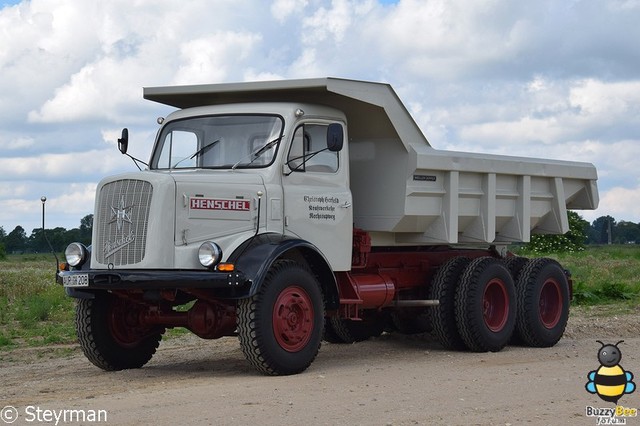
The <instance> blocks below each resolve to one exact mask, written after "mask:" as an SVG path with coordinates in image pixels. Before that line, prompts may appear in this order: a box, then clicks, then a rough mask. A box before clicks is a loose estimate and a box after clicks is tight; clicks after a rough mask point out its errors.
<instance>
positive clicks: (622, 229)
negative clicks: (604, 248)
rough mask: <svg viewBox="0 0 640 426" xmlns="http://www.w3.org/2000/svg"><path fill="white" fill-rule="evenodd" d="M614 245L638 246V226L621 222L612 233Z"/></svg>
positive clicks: (639, 231) (639, 230) (639, 239)
mask: <svg viewBox="0 0 640 426" xmlns="http://www.w3.org/2000/svg"><path fill="white" fill-rule="evenodd" d="M614 235H615V240H614V242H615V243H616V244H640V226H638V224H637V223H633V222H626V221H624V220H621V221H620V222H618V224H617V225H616V227H615V231H614Z"/></svg>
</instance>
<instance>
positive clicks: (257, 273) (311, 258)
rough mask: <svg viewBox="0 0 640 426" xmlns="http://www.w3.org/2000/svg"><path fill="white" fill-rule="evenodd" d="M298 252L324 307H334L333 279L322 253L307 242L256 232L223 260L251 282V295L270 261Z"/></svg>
mask: <svg viewBox="0 0 640 426" xmlns="http://www.w3.org/2000/svg"><path fill="white" fill-rule="evenodd" d="M294 253H295V254H294ZM300 255H301V256H302V257H303V258H304V259H305V260H306V262H307V264H308V265H309V267H310V268H311V270H312V272H313V273H314V274H315V275H316V276H317V277H318V280H319V282H320V285H321V287H322V291H323V293H324V297H325V303H326V306H327V309H337V308H338V306H339V304H340V303H339V296H338V284H337V282H336V278H335V276H334V274H333V271H332V270H331V267H330V266H329V263H328V262H327V260H326V259H325V257H324V255H323V254H322V253H321V252H320V251H319V250H318V249H317V248H316V247H315V246H314V245H313V244H311V243H310V242H308V241H305V240H302V239H299V238H293V237H290V236H286V235H282V234H275V233H267V234H260V235H256V236H255V237H253V238H251V239H249V240H247V241H246V242H245V243H243V244H242V245H240V246H239V247H238V248H237V249H236V250H235V251H234V252H233V253H232V254H231V256H229V259H228V260H227V262H229V263H233V264H234V265H235V269H236V271H241V272H242V273H243V274H244V276H245V277H246V278H247V279H248V280H250V281H251V287H250V290H249V294H247V297H252V296H253V295H255V294H256V293H257V292H258V290H259V289H260V287H261V286H262V284H263V282H264V279H265V277H266V276H267V272H268V271H269V269H270V268H271V265H272V264H273V262H275V261H276V260H277V259H279V258H282V257H285V258H293V259H295V257H296V256H300Z"/></svg>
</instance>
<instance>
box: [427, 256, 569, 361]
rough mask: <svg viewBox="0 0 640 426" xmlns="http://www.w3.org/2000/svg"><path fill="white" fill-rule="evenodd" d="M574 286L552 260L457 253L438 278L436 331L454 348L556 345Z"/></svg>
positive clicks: (434, 291) (434, 285)
mask: <svg viewBox="0 0 640 426" xmlns="http://www.w3.org/2000/svg"><path fill="white" fill-rule="evenodd" d="M569 297H570V295H569V285H568V281H567V277H566V275H565V272H564V270H563V269H562V267H561V266H560V265H559V264H558V263H557V262H556V261H555V260H552V259H532V260H527V259H524V258H510V259H508V260H507V261H506V262H504V261H501V260H499V259H495V258H491V257H481V258H477V259H473V260H470V259H468V258H465V257H456V258H453V259H450V260H449V261H448V262H446V263H445V264H443V265H442V266H441V267H440V269H439V271H438V272H437V274H436V276H435V277H434V280H433V283H432V286H431V289H430V298H432V299H437V300H439V301H440V304H439V306H437V307H435V308H434V309H433V310H432V312H431V315H432V318H431V320H432V324H433V331H434V335H435V336H436V338H437V339H438V340H439V341H440V343H441V344H442V345H443V346H444V347H446V348H449V349H458V350H461V349H465V348H466V349H469V350H472V351H476V352H484V351H494V352H495V351H499V350H501V349H502V348H503V347H504V346H506V345H507V344H508V343H509V341H510V340H511V339H512V336H515V337H516V340H517V341H519V342H522V343H523V344H526V345H528V346H534V347H549V346H553V345H555V344H556V343H557V342H558V340H560V338H561V337H562V334H563V333H564V329H565V327H566V324H567V319H568V315H569Z"/></svg>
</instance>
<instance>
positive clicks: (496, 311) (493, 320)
mask: <svg viewBox="0 0 640 426" xmlns="http://www.w3.org/2000/svg"><path fill="white" fill-rule="evenodd" d="M482 315H483V319H484V323H485V325H486V326H487V328H489V330H491V331H493V332H496V333H497V332H499V331H501V330H502V329H503V327H504V326H505V324H506V322H507V319H508V317H509V296H508V295H507V290H506V288H505V284H504V282H502V281H501V280H498V279H494V280H491V281H490V282H489V283H488V284H487V286H486V287H485V290H484V295H483V298H482Z"/></svg>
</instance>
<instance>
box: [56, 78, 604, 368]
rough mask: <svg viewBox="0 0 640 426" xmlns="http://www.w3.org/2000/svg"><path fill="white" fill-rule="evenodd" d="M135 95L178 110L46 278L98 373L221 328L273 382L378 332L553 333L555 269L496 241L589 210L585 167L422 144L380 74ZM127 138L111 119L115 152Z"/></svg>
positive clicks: (557, 317) (456, 344)
mask: <svg viewBox="0 0 640 426" xmlns="http://www.w3.org/2000/svg"><path fill="white" fill-rule="evenodd" d="M144 98H145V99H148V100H150V101H155V102H159V103H161V104H164V105H168V106H171V107H174V108H176V110H175V111H174V112H172V113H171V114H170V115H168V116H167V117H166V118H159V119H158V123H159V125H160V127H159V130H158V133H157V137H156V139H155V145H154V147H153V151H152V153H151V155H150V159H149V161H148V163H144V165H145V166H146V167H145V168H144V170H142V167H139V169H141V170H140V171H136V172H131V173H125V174H121V175H118V176H113V177H108V178H105V179H103V180H102V181H101V182H100V183H99V184H98V187H97V193H96V199H95V213H94V223H93V234H92V244H91V245H90V246H84V245H82V244H80V243H72V244H70V245H69V246H68V247H67V249H66V251H65V256H66V262H65V263H64V264H63V265H62V266H63V267H62V268H61V269H60V271H59V272H58V274H57V280H58V281H59V282H60V283H61V284H62V285H63V286H64V289H65V291H66V294H67V295H68V296H71V297H73V298H76V299H77V305H76V306H77V308H76V319H75V322H76V329H77V334H78V339H79V342H80V345H81V347H82V349H83V351H84V353H85V355H86V357H87V358H88V359H89V360H90V361H91V362H92V363H93V364H95V365H96V366H98V367H100V368H102V369H104V370H121V369H128V368H139V367H142V366H143V365H144V364H145V363H147V362H148V361H149V360H150V359H151V358H152V356H153V354H154V353H155V351H156V349H157V348H158V345H159V342H160V340H161V338H162V335H163V333H164V332H165V330H166V329H167V328H174V327H184V328H186V329H188V330H190V331H191V332H193V333H195V334H196V335H197V336H199V337H201V338H204V339H216V338H220V337H223V336H237V337H238V339H239V341H240V346H241V348H242V351H243V353H244V355H245V357H246V359H247V360H248V362H249V363H250V364H252V365H253V366H254V367H255V368H256V369H257V370H258V371H260V372H262V373H265V374H269V375H287V374H295V373H299V372H302V371H304V370H305V369H306V368H307V367H309V366H310V365H311V363H312V362H313V360H314V359H315V358H316V356H317V354H318V353H319V348H320V345H321V342H322V341H323V340H325V341H328V342H332V343H352V342H358V341H363V340H366V339H369V338H371V337H373V336H379V335H380V334H381V333H383V332H397V333H425V335H427V334H426V333H427V332H430V333H431V334H432V335H433V336H435V338H436V339H437V340H438V341H439V342H440V343H441V344H442V346H443V347H444V348H446V349H450V350H469V351H477V352H483V351H499V350H501V349H502V348H503V347H505V346H506V345H507V344H509V343H510V342H513V341H518V342H519V344H525V345H530V346H533V347H549V346H553V345H555V344H556V342H558V340H559V339H560V338H561V337H562V335H563V332H564V329H565V326H566V324H567V318H568V315H569V302H570V299H571V295H572V284H571V277H570V274H569V273H568V271H566V270H565V269H564V268H563V267H562V266H561V265H560V264H558V262H556V261H555V260H551V259H547V258H538V259H527V258H524V257H519V256H514V255H513V254H512V253H511V252H510V251H509V246H510V245H511V244H513V243H517V242H527V241H529V240H530V237H531V235H532V234H562V233H565V232H567V231H568V230H569V223H568V216H567V210H568V209H594V208H596V207H597V204H598V191H597V173H596V170H595V167H594V166H593V165H591V164H588V163H580V162H570V161H556V160H537V159H529V158H519V157H509V156H499V155H486V154H476V153H464V152H450V151H441V150H436V149H434V148H432V147H431V145H430V144H429V142H428V141H427V139H426V138H425V136H424V135H423V133H422V131H421V130H420V128H419V127H418V125H417V124H416V122H415V121H414V119H413V118H412V117H411V115H410V113H409V112H408V110H407V109H406V107H405V106H404V105H403V103H402V102H401V100H400V99H399V97H398V95H397V94H396V93H395V92H394V90H393V89H392V87H391V86H390V85H388V84H382V83H374V82H366V81H354V80H347V79H338V78H319V79H301V80H283V81H265V82H247V83H227V84H211V85H192V86H171V87H150V88H145V89H144ZM128 144H129V138H128V131H127V129H124V130H123V132H122V137H121V138H120V139H119V140H118V146H119V149H120V151H121V152H122V153H123V154H126V155H129V156H130V154H128ZM132 158H133V157H132ZM134 160H135V161H136V163H142V161H141V160H138V159H134Z"/></svg>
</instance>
